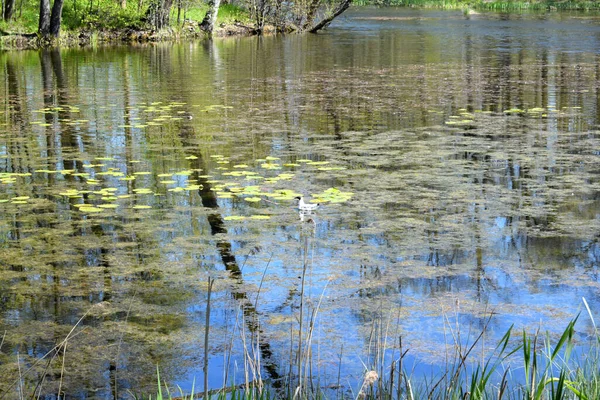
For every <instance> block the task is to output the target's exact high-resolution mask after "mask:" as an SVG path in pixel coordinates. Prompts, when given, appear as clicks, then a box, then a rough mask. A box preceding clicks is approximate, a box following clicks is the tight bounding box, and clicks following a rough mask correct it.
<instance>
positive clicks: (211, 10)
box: [200, 0, 221, 35]
mask: <svg viewBox="0 0 600 400" xmlns="http://www.w3.org/2000/svg"><path fill="white" fill-rule="evenodd" d="M220 5H221V0H208V11H207V12H206V15H204V19H203V20H202V22H201V23H200V29H202V30H203V31H204V32H206V33H208V34H209V35H212V33H213V30H214V29H215V22H217V14H218V13H219V6H220Z"/></svg>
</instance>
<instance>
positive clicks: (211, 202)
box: [0, 10, 600, 398]
mask: <svg viewBox="0 0 600 400" xmlns="http://www.w3.org/2000/svg"><path fill="white" fill-rule="evenodd" d="M388 11H389V10H388ZM379 12H380V11H379V10H367V11H364V10H363V11H357V12H356V13H355V14H349V18H348V19H347V20H345V21H342V23H341V24H339V25H338V26H334V27H333V28H332V29H331V30H330V31H329V33H327V34H321V35H312V36H306V37H304V36H289V37H271V38H269V37H262V38H257V39H255V38H244V39H226V40H222V41H212V42H206V43H186V44H181V45H154V46H149V47H139V48H121V49H119V48H117V49H110V50H109V49H96V50H94V51H85V50H52V51H40V52H23V53H14V54H13V53H10V54H9V53H4V54H1V55H0V62H1V63H2V65H3V70H2V73H1V74H2V75H0V76H1V77H2V79H3V80H4V82H5V85H3V86H2V88H0V91H1V98H2V99H3V108H2V110H1V112H0V117H1V118H2V120H1V121H0V124H1V125H0V182H1V183H0V202H1V203H0V213H1V214H2V218H1V222H0V266H1V268H2V278H0V285H1V288H2V290H1V293H2V295H1V296H0V313H1V316H2V319H1V321H2V322H1V326H0V330H2V331H6V338H5V340H4V342H3V344H2V348H1V350H2V353H1V354H0V357H2V358H1V360H2V366H1V367H0V368H1V369H2V371H3V376H5V377H8V378H6V379H3V380H1V382H0V390H1V392H2V393H3V394H4V396H5V397H9V398H10V397H13V396H16V393H17V392H16V390H17V389H16V385H17V382H16V380H15V379H11V378H10V377H14V376H17V375H18V368H19V364H18V363H19V362H20V363H22V365H21V367H22V366H23V364H25V365H27V367H28V368H29V367H31V370H30V371H29V372H28V373H27V379H26V384H27V386H26V388H25V389H26V390H28V392H27V393H42V394H43V395H49V396H52V394H53V393H56V392H57V390H58V385H59V383H58V382H59V379H58V378H59V377H60V371H61V370H62V362H63V360H64V361H65V368H66V371H67V374H66V375H65V379H64V380H63V383H62V385H63V390H65V391H66V392H68V393H73V395H78V396H81V397H90V396H94V397H106V398H108V397H115V398H120V397H126V396H127V390H136V391H137V390H139V391H145V392H147V393H150V392H152V391H153V390H155V388H154V385H155V378H154V370H155V365H156V364H159V365H160V368H161V375H162V376H163V377H164V378H165V379H167V380H170V381H176V382H178V383H179V384H181V385H182V386H183V387H184V388H189V387H190V386H191V382H192V380H193V378H194V377H196V380H197V381H200V380H201V376H202V372H201V369H202V368H201V366H202V364H203V354H204V349H203V348H202V347H203V345H202V343H203V332H204V328H205V327H204V323H205V320H206V319H205V317H206V314H205V313H206V299H207V292H206V281H207V277H208V276H212V277H216V278H218V279H217V285H216V289H215V290H216V292H215V293H214V297H213V298H211V302H213V305H212V310H213V313H212V319H211V321H213V322H212V326H211V342H210V349H209V350H210V352H211V354H213V356H212V358H211V359H210V363H211V365H212V366H213V368H214V369H213V370H214V371H217V372H216V373H215V374H211V376H210V384H211V386H212V387H220V386H221V385H223V383H224V381H223V379H225V384H228V383H230V382H231V380H234V381H236V382H238V383H239V382H241V381H243V380H244V378H243V374H242V373H241V372H240V369H239V368H238V367H236V363H237V365H238V366H239V365H243V363H244V360H246V361H247V360H248V359H247V358H246V357H247V355H248V347H247V345H244V344H243V341H242V338H244V339H246V340H247V342H246V343H252V344H253V345H252V346H251V348H252V349H253V351H254V353H252V354H253V355H252V357H253V359H261V360H262V361H261V365H262V366H263V368H264V371H265V374H264V376H265V377H266V375H268V376H269V377H270V378H271V379H272V380H273V382H282V379H285V378H284V377H285V376H286V374H287V373H288V371H287V370H286V371H283V370H281V369H282V366H285V365H287V364H286V362H287V360H290V359H294V357H295V355H294V352H295V351H297V350H296V349H297V347H295V346H294V343H297V342H295V341H296V340H297V337H298V331H299V317H298V315H299V310H300V309H302V308H303V307H307V308H306V313H305V314H304V316H305V318H308V317H307V315H311V313H313V312H315V313H316V310H317V308H316V304H319V308H318V313H316V314H314V315H318V317H317V325H318V327H319V332H318V335H315V337H314V338H313V344H314V345H315V346H320V349H321V353H320V354H319V357H320V359H319V360H317V361H318V362H316V363H315V365H319V367H320V368H321V370H320V371H319V372H320V373H321V374H322V376H323V382H325V381H327V384H329V383H334V381H335V380H336V376H337V371H338V365H337V363H338V362H340V361H339V360H341V362H342V363H343V367H342V371H343V373H344V374H346V375H347V376H348V377H349V378H348V379H349V380H351V379H352V376H354V375H358V374H359V373H360V369H361V363H360V360H373V357H372V356H373V354H371V353H370V352H369V346H368V343H369V338H371V337H372V336H371V335H372V332H375V331H377V329H379V327H381V326H383V325H382V324H388V323H390V322H389V321H393V324H392V325H390V326H393V329H390V330H389V331H388V333H389V335H390V337H393V338H394V339H393V340H392V339H390V343H396V345H398V343H397V341H396V339H395V338H396V337H398V336H402V337H403V345H404V346H408V347H410V348H411V353H414V354H415V357H417V358H419V359H421V360H425V361H426V362H432V363H435V362H436V357H437V356H439V354H440V353H443V346H444V343H445V340H444V339H445V338H444V333H443V332H444V327H445V324H446V323H447V321H448V320H449V319H452V320H454V319H456V321H457V323H458V324H459V325H460V326H464V327H471V329H472V330H476V329H477V328H481V327H482V326H483V325H484V324H485V323H486V322H485V321H486V320H487V316H488V315H489V313H490V312H493V313H494V317H493V318H492V320H491V322H490V328H489V329H490V332H491V333H490V334H491V335H496V334H497V335H501V334H503V333H504V330H505V329H507V328H508V327H509V326H510V325H511V324H513V323H516V324H517V325H518V326H519V327H525V328H527V329H529V328H531V327H535V326H537V324H539V323H540V321H541V322H542V324H543V326H544V328H550V329H554V328H556V329H557V330H560V329H562V328H563V327H564V326H566V321H567V320H569V319H570V318H572V317H573V316H574V315H575V314H576V312H577V310H578V309H579V307H580V298H581V297H585V298H586V299H587V301H588V302H589V303H590V306H591V307H592V309H593V310H596V309H598V308H599V307H600V302H599V299H598V294H597V287H598V285H599V283H600V282H599V274H598V256H599V254H600V252H599V246H598V238H599V237H600V234H599V232H600V226H599V225H598V220H597V213H598V207H599V203H598V180H597V178H596V176H597V167H596V165H597V160H596V158H597V156H598V154H597V150H596V149H597V148H598V147H599V146H598V145H599V144H600V143H598V141H599V136H598V134H597V131H596V129H597V124H598V122H597V121H598V116H599V107H598V98H599V97H598V85H597V82H598V74H599V70H598V55H597V54H596V48H597V46H596V44H597V43H596V41H597V37H598V36H597V35H589V36H586V37H585V38H583V39H582V40H574V39H573V38H574V37H577V36H578V35H580V34H581V29H582V26H584V27H585V28H586V31H592V32H595V31H596V30H598V27H597V26H596V24H595V22H592V21H589V20H578V19H573V18H566V17H565V18H564V20H561V19H560V18H556V17H553V16H546V17H545V18H549V19H550V20H551V21H546V20H544V21H540V20H539V19H538V18H537V17H536V18H529V17H527V16H521V17H519V19H518V20H517V21H515V20H514V18H513V17H511V18H508V19H503V18H500V17H497V16H495V15H478V16H473V17H471V18H470V19H469V20H465V19H464V17H463V16H462V15H458V14H457V15H455V14H454V13H440V12H433V13H430V12H425V11H418V12H416V11H414V10H400V11H398V18H400V19H398V20H381V19H376V18H379V17H380V15H378V13H379ZM548 22H551V23H552V24H553V25H554V26H555V27H558V28H560V29H557V32H560V33H556V34H555V33H553V32H554V30H549V29H539V28H540V26H545V25H544V24H546V23H548ZM565 43H572V44H573V45H572V47H565ZM323 54H326V55H327V57H324V56H323ZM38 94H41V95H38ZM536 109H537V111H535V110H536ZM189 117H192V118H191V119H190V118H189ZM330 188H338V189H340V190H343V191H344V192H347V193H350V192H352V193H353V195H352V198H351V200H350V201H344V202H340V203H335V202H331V203H326V204H324V205H323V206H322V207H320V208H319V210H318V212H315V211H312V210H310V211H308V210H298V209H297V207H296V204H295V203H294V201H293V197H294V196H295V194H294V195H289V193H291V192H295V191H301V192H303V193H304V194H309V193H310V194H312V196H313V197H315V196H316V195H317V194H319V193H323V192H324V191H325V190H327V189H330ZM282 193H288V195H287V196H288V197H287V198H286V197H285V196H284V195H282ZM278 195H279V198H277V196H278ZM267 200H268V201H267ZM301 293H303V295H302V294H301ZM86 312H87V314H86ZM83 315H86V317H85V318H84V319H83V320H82V321H81V323H80V324H79V325H78V328H77V329H76V330H75V331H74V332H75V333H76V335H74V336H73V338H72V339H70V340H69V344H68V346H67V347H66V349H65V348H64V347H56V346H57V344H60V343H61V342H62V341H63V340H64V338H65V337H66V336H67V335H68V334H69V332H70V331H71V329H72V328H73V326H74V325H75V324H77V322H78V321H79V319H80V318H81V317H82V316H83ZM449 316H450V317H451V318H450V317H449ZM303 322H304V323H307V320H306V319H305V320H304V321H303ZM390 324H391V323H390ZM582 324H583V325H584V323H583V322H582ZM304 326H307V325H304ZM587 328H588V327H587V326H582V328H581V331H582V332H585V329H587ZM379 332H381V331H379ZM290 349H292V350H290ZM342 349H344V350H343V351H342ZM17 354H18V358H17ZM45 354H48V356H46V358H44V359H43V360H42V361H40V362H38V363H37V364H36V360H38V359H40V358H41V357H43V356H44V355H45ZM362 356H364V357H362ZM315 357H316V356H315ZM332 360H338V361H335V362H334V361H332ZM291 364H293V365H294V367H295V365H296V364H295V362H291ZM82 366H84V367H82ZM294 373H297V371H295V372H294ZM294 373H292V375H294ZM223 375H225V378H224V377H223ZM42 377H44V380H43V385H39V386H38V385H37V383H38V382H40V381H41V380H42ZM36 391H37V392H36Z"/></svg>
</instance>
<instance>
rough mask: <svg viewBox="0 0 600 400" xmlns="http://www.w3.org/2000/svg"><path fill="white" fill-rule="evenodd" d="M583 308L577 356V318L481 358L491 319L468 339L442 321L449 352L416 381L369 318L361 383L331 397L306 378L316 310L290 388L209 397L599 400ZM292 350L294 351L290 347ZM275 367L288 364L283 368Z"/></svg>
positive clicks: (508, 335) (510, 336)
mask: <svg viewBox="0 0 600 400" xmlns="http://www.w3.org/2000/svg"><path fill="white" fill-rule="evenodd" d="M305 262H306V261H305ZM584 302H585V299H584ZM585 305H586V308H587V310H588V313H589V317H590V318H591V320H592V324H593V326H594V333H593V334H592V336H591V340H590V341H586V342H585V343H583V344H584V346H581V347H580V348H581V352H579V353H577V352H576V345H577V343H576V341H575V324H576V322H577V321H578V318H579V316H577V317H576V318H574V319H573V320H572V321H570V322H569V323H568V324H567V326H566V328H565V329H564V331H563V332H562V333H561V334H560V335H559V336H558V337H556V336H553V335H550V334H549V333H541V331H540V330H539V329H538V330H537V331H536V332H533V333H528V332H526V331H524V330H523V331H521V332H520V333H517V332H515V329H514V327H511V328H509V329H508V330H507V331H506V332H505V333H504V335H503V336H502V337H501V338H500V339H499V340H498V342H497V344H496V346H495V348H494V349H493V350H492V351H491V352H490V353H489V354H488V355H486V356H484V357H483V358H479V357H476V356H475V353H476V352H477V351H481V349H483V348H484V347H485V346H484V340H485V339H486V336H487V335H488V332H487V331H488V327H489V324H490V321H491V319H492V316H490V317H488V318H487V320H486V321H485V324H484V327H483V328H482V329H481V331H480V332H478V333H477V334H476V335H468V336H469V339H468V340H465V338H461V332H460V331H457V330H456V328H454V327H452V326H450V324H449V322H448V324H449V326H448V331H449V336H450V337H451V338H452V339H451V341H450V342H449V343H448V349H449V353H448V355H447V357H446V359H445V360H446V361H445V366H444V367H443V368H442V372H441V373H440V374H439V375H436V376H431V375H427V376H418V375H416V374H415V373H414V372H412V371H411V370H409V369H407V367H406V363H405V357H406V354H407V352H408V350H406V349H403V345H402V340H401V338H400V339H399V340H398V341H397V342H396V343H390V342H389V340H388V336H389V333H390V330H391V329H393V326H392V325H393V318H391V317H390V316H387V317H381V318H378V319H377V320H376V321H373V326H372V330H371V335H370V339H369V342H368V343H369V344H368V346H369V347H372V348H371V349H370V352H371V353H372V354H373V357H372V359H370V361H368V364H365V365H364V367H365V372H364V376H363V378H362V380H361V382H357V386H356V390H355V391H354V392H343V393H340V392H337V393H335V394H334V395H333V396H329V394H330V392H325V391H323V390H322V389H321V388H320V387H319V385H318V384H313V383H315V382H319V376H315V375H312V374H311V373H310V372H311V371H312V370H311V368H310V365H309V363H310V362H312V360H311V355H310V350H309V348H310V347H311V338H312V330H313V329H314V325H315V323H316V322H315V318H316V313H317V312H318V305H317V306H316V307H315V308H314V309H313V312H312V316H311V318H310V319H309V322H308V324H309V326H310V328H309V329H307V330H306V331H305V332H299V333H298V336H297V337H296V338H295V340H302V338H303V341H302V344H298V347H299V349H297V350H298V351H300V352H301V357H299V358H294V357H291V358H290V361H292V362H293V363H294V364H296V363H297V362H298V359H300V360H301V364H299V365H294V366H293V368H290V370H296V369H297V376H295V379H290V380H288V381H287V384H288V385H289V387H287V388H284V389H283V390H277V391H275V390H273V388H271V389H268V388H267V389H266V390H256V389H255V388H253V387H248V386H245V388H246V389H244V386H243V385H242V386H239V387H231V388H223V389H221V390H216V391H212V392H211V393H209V394H208V396H207V397H208V398H211V399H219V400H220V399H259V400H262V399H270V398H281V399H290V400H293V399H314V398H316V399H326V398H336V399H339V398H354V399H372V400H375V399H390V400H391V399H411V400H417V399H431V400H459V399H473V400H483V399H497V400H502V399H506V400H513V399H521V400H562V399H584V400H597V399H600V335H598V331H597V329H596V325H595V322H594V320H593V316H592V314H591V312H590V310H589V308H588V307H587V303H585ZM463 334H464V332H463ZM480 347H481V349H480ZM300 348H301V349H302V350H300ZM291 351H294V349H293V348H291ZM391 353H392V354H396V356H394V357H389V356H387V357H386V354H388V355H389V354H391ZM474 359H478V360H479V361H474ZM293 360H295V361H293ZM340 360H341V357H340ZM281 368H282V369H285V368H287V367H286V366H285V365H282V366H281ZM159 384H160V383H159ZM167 392H168V390H167ZM273 393H276V395H274V394H273ZM157 396H163V395H162V391H160V390H159V391H158V395H157ZM186 396H187V397H186ZM189 396H190V395H189V394H187V395H184V394H181V395H180V396H179V397H168V398H169V399H176V398H177V399H179V398H191V397H189ZM156 398H158V397H156ZM161 398H163V397H161Z"/></svg>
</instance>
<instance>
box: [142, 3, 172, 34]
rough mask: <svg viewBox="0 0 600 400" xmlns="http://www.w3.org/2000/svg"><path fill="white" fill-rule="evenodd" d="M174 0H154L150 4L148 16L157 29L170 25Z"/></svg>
mask: <svg viewBox="0 0 600 400" xmlns="http://www.w3.org/2000/svg"><path fill="white" fill-rule="evenodd" d="M172 5H173V0H162V1H161V0H154V1H152V2H151V3H150V6H148V11H147V12H146V16H147V18H148V20H149V21H150V23H151V24H152V26H153V27H154V28H155V29H162V28H164V27H165V26H168V25H169V21H170V16H171V6H172Z"/></svg>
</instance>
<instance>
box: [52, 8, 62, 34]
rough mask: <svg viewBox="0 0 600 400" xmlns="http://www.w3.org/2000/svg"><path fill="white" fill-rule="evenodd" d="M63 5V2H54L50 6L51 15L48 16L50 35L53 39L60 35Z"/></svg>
mask: <svg viewBox="0 0 600 400" xmlns="http://www.w3.org/2000/svg"><path fill="white" fill-rule="evenodd" d="M63 4H64V0H54V4H53V5H52V15H50V34H51V35H52V36H54V37H58V35H59V34H60V24H61V21H62V9H63Z"/></svg>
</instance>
